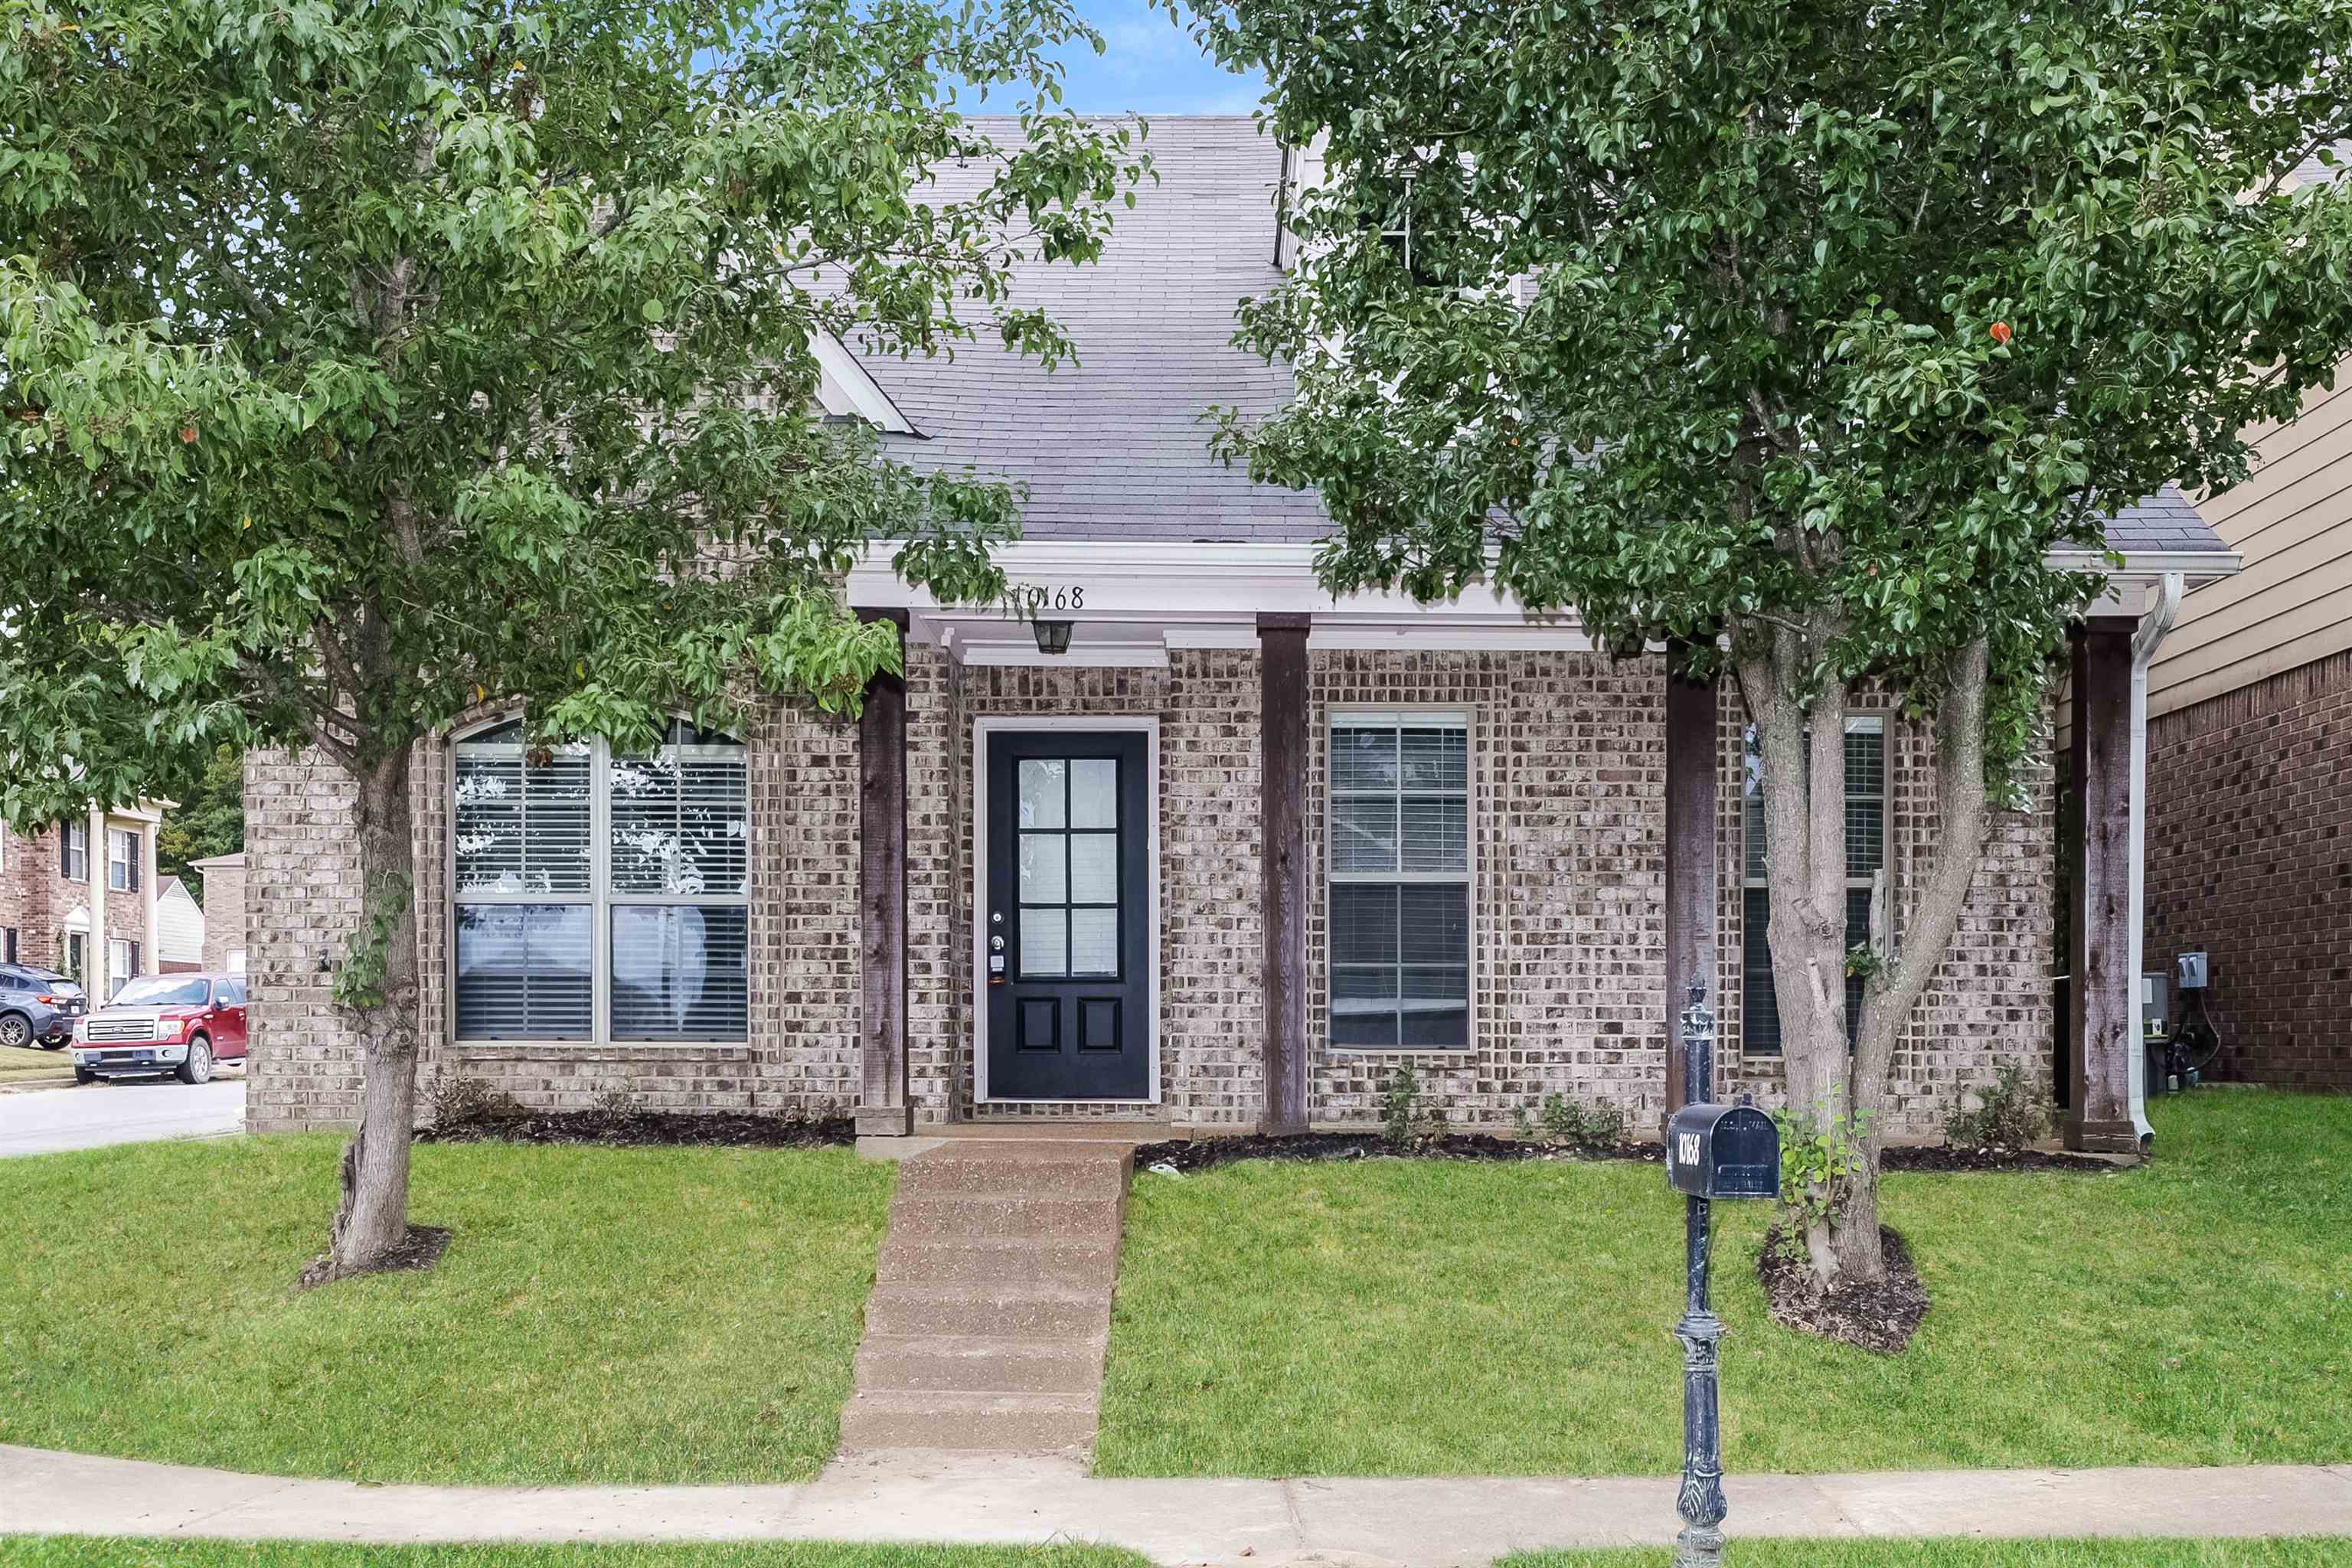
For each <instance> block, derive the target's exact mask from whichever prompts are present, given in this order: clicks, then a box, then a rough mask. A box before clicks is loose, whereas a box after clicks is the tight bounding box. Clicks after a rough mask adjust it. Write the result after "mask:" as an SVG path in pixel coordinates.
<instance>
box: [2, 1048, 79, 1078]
mask: <svg viewBox="0 0 2352 1568" xmlns="http://www.w3.org/2000/svg"><path fill="white" fill-rule="evenodd" d="M72 1076H73V1053H72V1052H71V1051H45V1050H42V1049H41V1048H40V1047H37V1046H23V1047H18V1046H0V1083H24V1082H27V1081H29V1080H31V1079H43V1078H71V1077H72Z"/></svg>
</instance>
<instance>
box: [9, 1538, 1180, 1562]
mask: <svg viewBox="0 0 2352 1568" xmlns="http://www.w3.org/2000/svg"><path fill="white" fill-rule="evenodd" d="M0 1568H1149V1564H1147V1563H1145V1562H1144V1560H1143V1559H1142V1558H1140V1557H1138V1556H1136V1555H1135V1554H1134V1553H1132V1552H1115V1551H1111V1550H1109V1549H1108V1548H1105V1547H1099V1546H835V1545H826V1544H824V1543H812V1542H761V1543H757V1544H750V1543H730V1544H720V1545H696V1546H341V1545H333V1546H330V1545H320V1544H314V1543H311V1542H290V1541H265V1542H224V1541H123V1540H113V1539H105V1538H100V1537H95V1536H55V1537H50V1538H48V1539H46V1540H45V1539H40V1538H37V1537H33V1536H26V1535H16V1536H0Z"/></svg>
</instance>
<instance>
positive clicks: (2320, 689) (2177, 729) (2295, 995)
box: [2146, 654, 2352, 1090]
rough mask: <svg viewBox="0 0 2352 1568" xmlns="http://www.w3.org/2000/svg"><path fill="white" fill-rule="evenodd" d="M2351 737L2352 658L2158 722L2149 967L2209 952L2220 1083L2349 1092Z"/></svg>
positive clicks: (2306, 668) (2150, 756)
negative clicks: (2238, 1081) (2190, 953)
mask: <svg viewBox="0 0 2352 1568" xmlns="http://www.w3.org/2000/svg"><path fill="white" fill-rule="evenodd" d="M2348 741H2352V654H2335V655H2331V656H2330V657H2328V658H2323V659H2318V660H2315V661H2314V662H2312V663H2310V664H2306V665H2303V666H2301V667H2300V668H2295V669H2291V670H2287V671H2284V672H2283V673H2281V674H2279V675H2275V676H2273V677H2271V678H2270V679H2267V680H2263V681H2258V682H2256V683H2255V684H2253V685H2252V686H2247V687H2242V688H2241V689H2238V690H2236V691H2232V692H2229V693H2226V694H2224V695H2222V696H2220V697H2216V698H2212V699H2210V700H2207V701H2204V702H2200V703H2198V704H2196V705H2195V706H2193V707H2189V708H2184V709H2181V710H2179V711H2177V712H2172V713H2167V714H2165V715H2163V716H2161V717H2159V718H2158V719H2156V720H2154V721H2152V722H2151V723H2150V724H2149V726H2148V741H2147V782H2148V822H2147V944H2146V963H2147V968H2148V969H2150V970H2152V971H2165V972H2170V971H2171V969H2172V961H2173V958H2174V956H2175V955H2176V954H2177V953H2179V952H2186V951H2189V950H2191V949H2197V948H2201V949H2203V950H2204V951H2205V952H2206V953H2207V954H2209V955H2210V960H2211V976H2212V988H2211V993H2210V995H2209V996H2208V998H2207V1005H2208V1008H2209V1010H2210V1015H2211V1016H2212V1019H2213V1022H2214V1024H2215V1025H2216V1026H2218V1027H2219V1029H2220V1031H2221V1040H2222V1053H2221V1058H2220V1060H2219V1061H2218V1062H2216V1063H2215V1066H2214V1073H2215V1076H2217V1077H2221V1078H2225V1079H2242V1080H2250V1081H2253V1082H2258V1083H2268V1084H2274V1085H2279V1086H2282V1087H2289V1088H2296V1089H2336V1090H2345V1089H2352V1012H2347V1007H2346V997H2347V982H2352V743H2347V742H2348ZM2180 1011H2181V1009H2180V1006H2179V998H2177V997H2176V998H2175V1005H2174V1016H2175V1017H2176V1018H2178V1017H2179V1016H2180Z"/></svg>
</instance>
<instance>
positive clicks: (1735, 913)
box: [1717, 679, 2058, 1138]
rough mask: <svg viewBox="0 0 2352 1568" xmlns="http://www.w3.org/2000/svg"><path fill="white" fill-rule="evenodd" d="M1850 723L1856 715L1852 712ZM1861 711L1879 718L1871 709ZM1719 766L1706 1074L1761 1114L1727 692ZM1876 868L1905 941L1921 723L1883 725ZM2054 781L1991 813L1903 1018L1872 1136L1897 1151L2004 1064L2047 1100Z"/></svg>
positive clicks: (1737, 727)
mask: <svg viewBox="0 0 2352 1568" xmlns="http://www.w3.org/2000/svg"><path fill="white" fill-rule="evenodd" d="M1857 710H1862V709H1861V708H1860V706H1859V705H1858V706H1857ZM1873 710H1874V711H1883V710H1876V709H1873ZM1721 714H1722V719H1721V724H1720V727H1719V730H1718V736H1719V741H1720V746H1719V752H1718V754H1719V755H1720V757H1721V759H1722V765H1721V768H1720V770H1719V773H1718V783H1719V785H1720V791H1719V804H1720V808H1721V810H1720V816H1719V817H1718V819H1717V826H1718V829H1719V832H1720V842H1721V855H1720V858H1719V861H1718V874H1719V875H1720V876H1721V878H1722V879H1723V889H1724V903H1723V923H1722V925H1721V926H1720V927H1719V928H1718V929H1719V931H1721V936H1720V938H1719V941H1720V943H1721V945H1720V948H1719V950H1718V955H1719V957H1720V958H1721V961H1722V962H1721V964H1720V969H1719V987H1718V989H1719V993H1720V994H1721V996H1722V1005H1721V1007H1720V1008H1719V1009H1718V1012H1717V1016H1718V1018H1719V1019H1720V1020H1721V1028H1720V1039H1721V1042H1722V1050H1721V1054H1720V1055H1719V1057H1718V1058H1717V1061H1718V1066H1719V1068H1721V1069H1722V1071H1723V1072H1724V1074H1725V1077H1726V1079H1727V1083H1728V1085H1729V1091H1730V1092H1733V1093H1752V1094H1754V1095H1755V1096H1756V1097H1757V1099H1758V1100H1759V1102H1761V1103H1763V1104H1766V1105H1780V1104H1783V1103H1785V1101H1786V1096H1787V1081H1786V1076H1785V1074H1784V1072H1783V1071H1782V1068H1781V1065H1780V1058H1777V1057H1769V1056H1746V1055H1744V1054H1743V1053H1742V1050H1741V1039H1740V1017H1741V1010H1742V1007H1743V1005H1744V1002H1745V998H1744V995H1743V987H1742V984H1741V975H1740V965H1739V955H1740V949H1741V941H1742V937H1743V935H1744V929H1743V921H1742V914H1743V905H1742V902H1741V899H1740V887H1741V877H1742V874H1743V871H1744V868H1745V865H1746V853H1745V842H1746V841H1745V834H1746V826H1747V824H1746V820H1745V814H1744V812H1743V810H1742V800H1743V797H1742V789H1743V764H1742V762H1741V757H1742V752H1743V747H1744V744H1745V742H1744V734H1745V731H1746V729H1747V715H1746V710H1745V709H1744V708H1743V707H1742V705H1741V703H1740V699H1739V693H1738V687H1737V685H1736V684H1735V683H1734V682H1732V681H1730V680H1728V679H1727V680H1726V681H1725V682H1724V685H1723V691H1722V707H1721ZM1885 719H1886V737H1887V753H1886V755H1887V816H1886V863H1887V870H1888V879H1889V882H1890V884H1891V885H1892V887H1893V889H1894V896H1895V915H1894V922H1893V929H1894V934H1895V940H1896V942H1900V941H1901V940H1902V935H1903V931H1904V927H1905V922H1906V919H1907V917H1908V915H1909V912H1910V910H1911V908H1912V906H1913V903H1914V901H1915V900H1916V894H1917V889H1918V885H1919V883H1918V879H1920V878H1922V877H1924V876H1925V875H1926V874H1927V868H1928V863H1929V861H1930V859H1931V858H1932V857H1933V855H1934V853H1935V847H1936V843H1937V823H1936V775H1935V742H1934V737H1933V733H1932V731H1931V730H1930V728H1929V727H1928V726H1927V725H1924V724H1916V723H1908V722H1906V721H1904V720H1903V719H1902V717H1901V716H1900V715H1899V714H1897V713H1893V712H1887V713H1886V714H1885ZM2055 780H2056V774H2055V772H2054V770H2053V765H2052V763H2051V761H2050V759H2049V758H2048V757H2046V756H2045V757H2043V758H2042V759H2040V760H2038V761H2035V762H2033V763H2029V764H2028V765H2027V767H2026V768H2025V771H2024V781H2023V782H2024V785H2025V800H2026V804H2025V806H2024V808H2023V809H2021V810H2018V811H1999V812H1995V813H1994V814H1993V816H1992V819H1991V823H1990V829H1989V831H1988V833H1987V835H1986V843H1985V851H1984V858H1983V859H1982V860H1981V861H1980V862H1979V864H1978V867H1977V876H1976V881H1975V883H1974V885H1973V886H1972V887H1971V888H1970V889H1969V901H1968V903H1967V905H1966V906H1965V907H1964V908H1963V909H1962V910H1961V914H1960V923H1959V927H1958V930H1957V931H1955V932H1954V933H1953V936H1952V942H1951V946H1950V947H1949V948H1948V949H1947V950H1946V952H1945V954H1944V958H1943V961H1942V963H1939V964H1938V965H1937V970H1936V974H1935V977H1934V979H1933V980H1932V981H1930V982H1929V984H1928V986H1927V993H1926V994H1924V995H1923V996H1921V997H1920V999H1919V1005H1918V1006H1917V1007H1916V1008H1915V1009H1913V1011H1912V1015H1911V1017H1910V1018H1909V1020H1908V1021H1907V1022H1906V1025H1905V1027H1904V1031H1903V1037H1902V1038H1901V1040H1900V1041H1898V1042H1897V1044H1896V1046H1895V1059H1894V1062H1893V1065H1892V1067H1891V1068H1890V1070H1889V1072H1888V1077H1887V1087H1886V1108H1887V1115H1886V1119H1885V1121H1884V1122H1883V1123H1882V1124H1881V1125H1882V1128H1883V1130H1884V1131H1885V1132H1887V1133H1888V1134H1889V1135H1891V1136H1895V1137H1901V1138H1922V1137H1930V1136H1934V1135H1936V1134H1938V1133H1940V1132H1941V1131H1942V1128H1943V1118H1944V1114H1945V1112H1946V1111H1947V1110H1949V1109H1950V1106H1951V1101H1952V1099H1953V1097H1954V1096H1955V1095H1956V1094H1958V1092H1959V1091H1960V1090H1961V1089H1972V1088H1975V1087H1976V1086H1978V1085H1980V1084H1984V1083H1988V1082H1990V1081H1991V1079H1992V1077H1993V1074H1994V1072H1995V1071H1996V1070H1997V1069H1998V1068H2000V1067H2001V1066H2002V1065H2003V1064H2006V1063H2014V1064H2016V1065H2018V1066H2020V1067H2021V1068H2024V1069H2025V1071H2026V1073H2027V1075H2028V1076H2029V1077H2030V1078H2032V1079H2038V1080H2040V1081H2041V1082H2042V1086H2043V1087H2044V1089H2047V1088H2048V1084H2049V1077H2050V1058H2051V1042H2052V1038H2053V1035H2052V1031H2053V1029H2054V1028H2055V1026H2056V1021H2055V1014H2054V1011H2053V991H2052V985H2051V981H2050V978H2049V977H2050V975H2051V973H2053V959H2054V952H2055V943H2054V938H2055V936H2056V930H2057V928H2056V924H2055V921H2056V914H2055V889H2056V886H2057V874H2058V855H2057V797H2056V784H2055Z"/></svg>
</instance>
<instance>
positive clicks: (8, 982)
mask: <svg viewBox="0 0 2352 1568" xmlns="http://www.w3.org/2000/svg"><path fill="white" fill-rule="evenodd" d="M88 1012H89V995H88V994H86V993H85V992H84V991H83V990H82V988H81V987H80V986H79V985H77V984H74V983H73V982H72V981H70V980H68V979H67V978H66V977H65V976H64V975H62V974H59V973H57V972H56V971H55V970H50V969H35V968H34V967H32V966H31V965H30V964H26V963H0V1046H19V1047H22V1046H30V1045H35V1044H38V1045H39V1046H40V1047H41V1048H42V1049H43V1050H45V1051H54V1050H58V1049H61V1048H63V1047H64V1045H65V1043H66V1042H67V1041H68V1040H70V1039H72V1038H73V1026H74V1020H75V1019H77V1018H79V1017H80V1016H83V1015H84V1014H86V1013H88Z"/></svg>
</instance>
